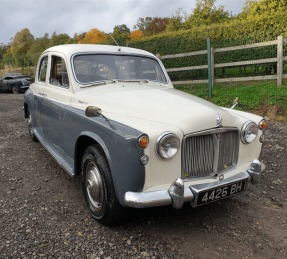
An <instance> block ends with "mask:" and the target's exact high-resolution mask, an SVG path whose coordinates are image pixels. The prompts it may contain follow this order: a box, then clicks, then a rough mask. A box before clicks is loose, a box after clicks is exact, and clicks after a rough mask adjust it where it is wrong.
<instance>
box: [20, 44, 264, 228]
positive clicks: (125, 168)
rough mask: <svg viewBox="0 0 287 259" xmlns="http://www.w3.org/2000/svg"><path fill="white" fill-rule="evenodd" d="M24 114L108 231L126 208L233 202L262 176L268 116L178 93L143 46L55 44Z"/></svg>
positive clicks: (45, 55)
mask: <svg viewBox="0 0 287 259" xmlns="http://www.w3.org/2000/svg"><path fill="white" fill-rule="evenodd" d="M24 113H25V118H26V119H27V124H28V129H29V133H30V135H31V137H32V139H33V140H39V141H40V142H41V144H42V145H43V146H44V147H45V148H46V149H47V150H48V151H49V152H50V153H51V155H52V156H53V157H54V158H55V159H56V161H57V162H58V163H59V164H60V165H61V166H62V167H63V168H64V169H65V170H66V171H67V172H68V174H69V175H71V176H77V175H80V176H81V178H82V186H83V192H84V196H85V199H86V203H87V206H88V208H89V211H90V213H91V215H92V216H93V217H94V218H95V219H96V220H98V221H99V222H100V223H102V224H105V225H108V224H113V223H115V222H117V221H119V220H120V219H121V218H122V215H124V213H123V212H124V208H125V207H134V208H147V207H153V206H163V205H172V206H173V207H174V208H175V209H180V208H181V207H182V206H183V203H184V202H188V203H190V204H191V206H192V207H197V206H201V205H205V204H208V203H210V202H214V201H217V200H219V199H223V198H226V197H228V196H231V195H234V194H237V193H240V192H242V191H245V190H247V187H248V185H249V184H250V183H252V184H257V183H258V182H259V180H260V174H261V171H262V170H264V165H263V164H262V163H261V162H260V161H259V160H258V159H259V156H260V152H261V147H262V142H263V140H264V129H265V128H266V122H265V120H264V119H263V118H262V117H260V116H257V115H254V114H250V113H246V112H242V111H238V110H235V109H229V108H221V107H218V106H216V105H214V104H212V103H210V102H208V101H205V100H202V99H200V98H198V97H195V96H192V95H190V94H187V93H184V92H181V91H178V90H176V89H174V87H173V85H172V83H171V81H170V79H169V77H168V74H167V72H166V70H165V68H164V66H163V64H162V63H161V61H160V60H159V59H158V58H157V57H156V56H154V55H153V54H151V53H149V52H146V51H143V50H139V49H133V48H127V47H118V46H102V45H86V44H85V45H81V44H76V45H62V46H55V47H52V48H49V49H48V50H46V51H45V52H44V53H43V54H42V55H41V56H40V58H39V62H38V66H37V70H36V77H35V83H33V84H31V86H30V88H29V89H28V90H27V91H26V93H25V96H24ZM254 202H256V201H254ZM243 213H244V212H243Z"/></svg>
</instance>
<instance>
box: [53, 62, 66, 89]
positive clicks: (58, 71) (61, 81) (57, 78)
mask: <svg viewBox="0 0 287 259" xmlns="http://www.w3.org/2000/svg"><path fill="white" fill-rule="evenodd" d="M49 82H50V84H52V85H56V86H60V87H64V88H69V78H68V73H67V67H66V63H65V60H64V59H63V58H61V57H58V56H52V60H51V71H50V78H49Z"/></svg>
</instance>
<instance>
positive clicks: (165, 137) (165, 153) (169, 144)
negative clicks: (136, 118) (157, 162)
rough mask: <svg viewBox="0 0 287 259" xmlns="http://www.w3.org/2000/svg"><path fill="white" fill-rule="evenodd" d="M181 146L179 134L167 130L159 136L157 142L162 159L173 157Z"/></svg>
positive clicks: (158, 152)
mask: <svg viewBox="0 0 287 259" xmlns="http://www.w3.org/2000/svg"><path fill="white" fill-rule="evenodd" d="M179 147H180V141H179V138H178V136H176V135H175V134H173V133H171V132H165V133H163V134H162V135H160V136H159V138H158V139H157V142H156V152H157V154H158V156H159V157H160V158H162V159H171V158H173V157H174V156H175V155H176V154H177V152H178V150H179Z"/></svg>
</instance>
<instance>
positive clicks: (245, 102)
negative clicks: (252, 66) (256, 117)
mask: <svg viewBox="0 0 287 259" xmlns="http://www.w3.org/2000/svg"><path fill="white" fill-rule="evenodd" d="M176 88H177V89H179V90H182V91H184V92H187V93H190V94H193V95H196V96H199V97H201V98H204V99H207V100H209V101H211V102H213V103H215V104H217V105H219V106H224V107H231V105H232V103H233V100H234V99H235V98H236V97H238V98H239V105H238V106H237V107H236V109H239V110H243V111H251V112H254V113H257V114H260V115H262V116H266V115H268V111H269V110H270V108H272V107H273V108H274V107H276V119H278V120H283V121H285V122H287V81H283V85H282V87H277V86H276V82H274V81H260V82H244V83H242V82H241V83H231V84H230V83H229V84H226V83H225V84H223V83H221V84H220V83H217V84H215V85H214V87H213V97H212V98H211V99H209V98H208V86H207V84H200V85H178V86H176Z"/></svg>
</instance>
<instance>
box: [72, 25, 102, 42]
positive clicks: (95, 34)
mask: <svg viewBox="0 0 287 259" xmlns="http://www.w3.org/2000/svg"><path fill="white" fill-rule="evenodd" d="M76 37H77V38H76V40H77V42H78V43H79V44H101V43H103V42H105V41H106V40H107V38H108V36H107V35H106V34H105V33H103V32H102V31H100V30H99V29H97V28H94V29H91V30H89V31H88V32H86V33H85V35H84V38H83V39H80V38H79V37H78V36H77V35H76Z"/></svg>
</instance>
